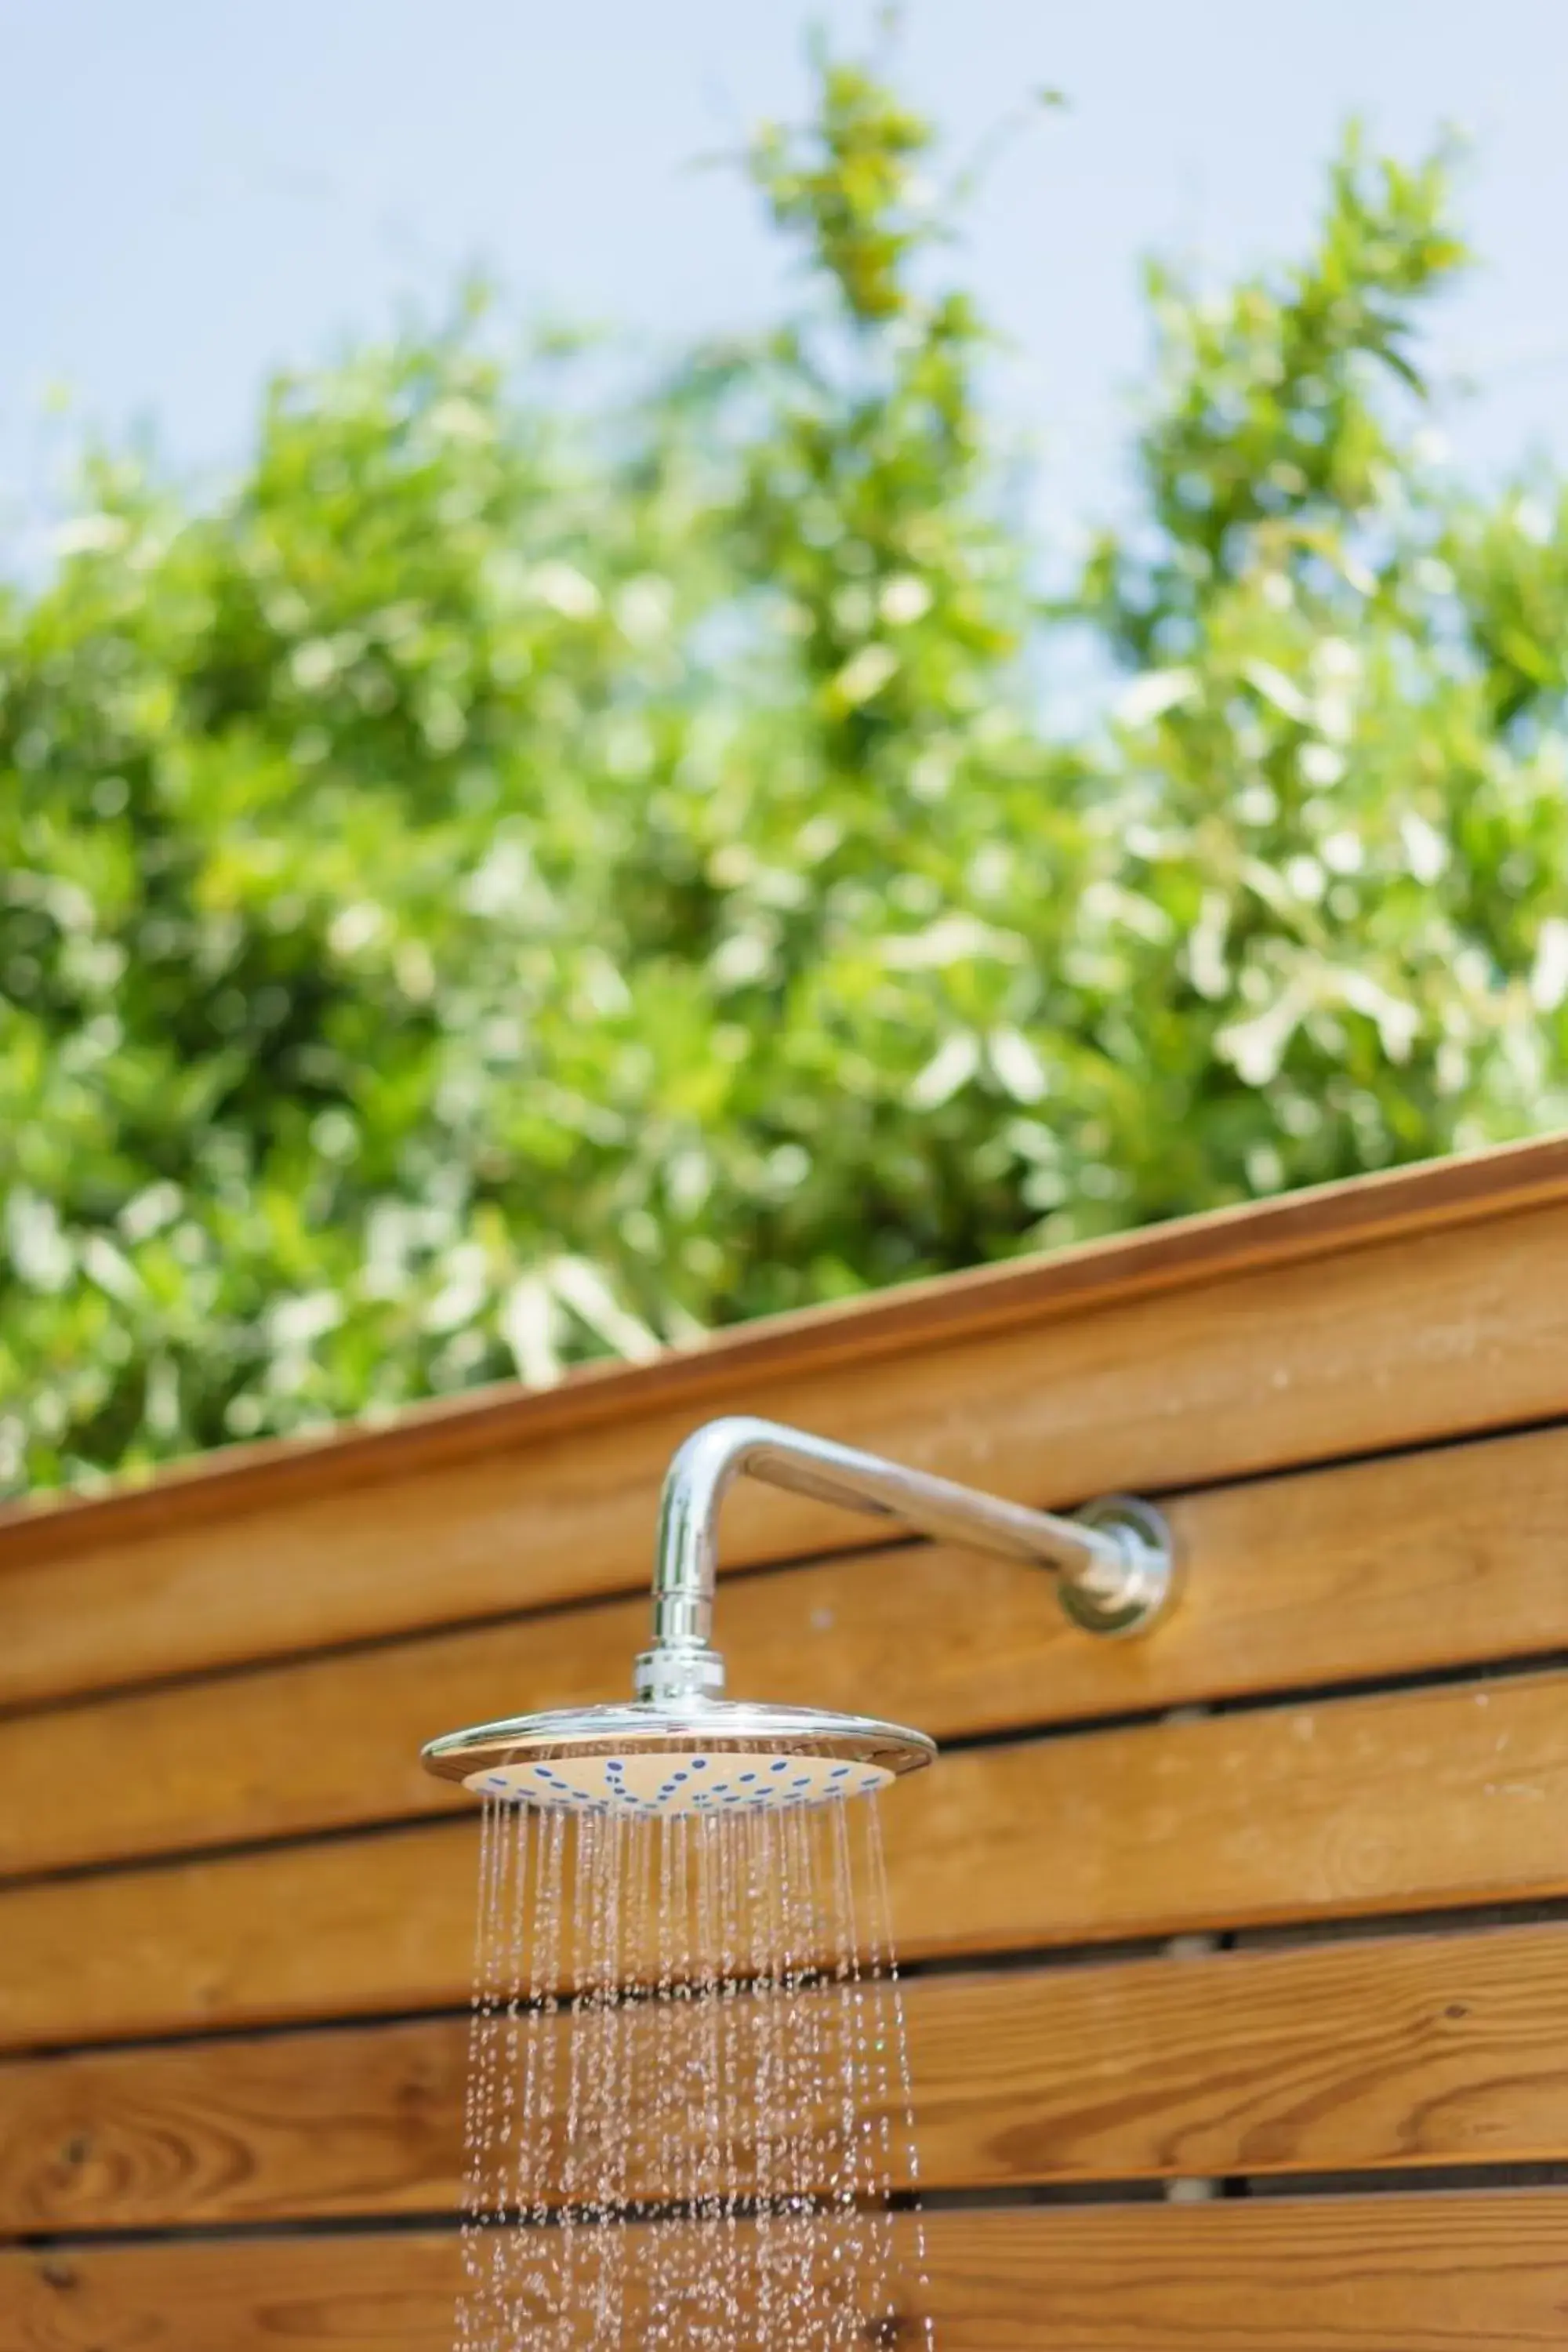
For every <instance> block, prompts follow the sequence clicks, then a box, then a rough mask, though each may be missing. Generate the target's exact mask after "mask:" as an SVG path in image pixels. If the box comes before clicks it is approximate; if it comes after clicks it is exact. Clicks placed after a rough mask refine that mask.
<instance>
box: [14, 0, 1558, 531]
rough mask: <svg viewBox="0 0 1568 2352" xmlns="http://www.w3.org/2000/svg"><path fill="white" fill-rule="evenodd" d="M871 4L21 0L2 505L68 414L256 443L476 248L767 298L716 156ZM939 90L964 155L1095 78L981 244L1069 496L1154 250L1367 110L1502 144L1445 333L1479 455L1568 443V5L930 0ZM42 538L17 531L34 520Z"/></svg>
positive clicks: (1200, 234)
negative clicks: (805, 60) (1006, 123)
mask: <svg viewBox="0 0 1568 2352" xmlns="http://www.w3.org/2000/svg"><path fill="white" fill-rule="evenodd" d="M869 13H870V12H869V10H868V7H867V6H866V5H864V0H857V5H848V0H826V5H824V0H818V5H816V8H815V9H812V10H806V9H803V10H799V11H797V10H796V9H795V7H794V6H793V5H787V0H657V5H648V0H564V5H563V0H552V5H548V6H547V5H541V0H266V5H264V6H263V5H258V0H238V5H234V0H231V5H227V6H221V5H220V6H216V7H215V6H214V5H212V0H201V5H196V0H147V5H143V6H141V7H131V6H127V5H125V0H0V90H3V91H4V103H5V138H4V140H3V141H0V201H3V203H4V207H5V220H6V223H7V225H8V229H9V234H8V236H6V237H5V240H4V248H3V250H0V317H3V319H4V322H5V325H4V339H3V344H0V348H3V349H4V352H5V365H4V368H3V369H0V511H4V512H7V513H8V514H9V516H10V517H11V518H12V520H13V524H14V523H15V519H16V517H17V516H18V515H19V514H23V513H26V512H28V511H31V512H33V513H35V514H36V513H37V510H38V509H39V507H40V505H41V504H42V503H44V502H46V501H47V499H48V498H49V497H50V496H52V495H53V494H54V493H55V488H56V484H57V480H58V470H59V464H60V452H61V448H62V444H63V435H62V428H61V427H60V426H59V425H58V424H55V425H49V424H47V423H46V422H41V421H40V414H41V407H42V403H43V399H44V395H45V394H46V392H47V388H48V386H49V385H51V384H52V383H67V384H68V385H69V386H71V387H72V389H73V392H74V394H75V397H76V404H77V408H76V413H77V415H78V416H79V417H81V418H85V419H89V420H90V421H91V422H92V423H93V424H94V425H97V426H99V427H101V428H107V429H109V430H110V431H120V430H123V429H124V428H126V427H127V426H128V425H131V424H132V423H139V424H141V425H148V426H151V427H152V428H153V430H154V431H155V433H156V436H157V438H158V440H159V442H160V444H161V446H163V449H164V451H165V452H166V454H167V455H168V456H169V457H171V458H172V459H173V460H174V462H175V463H176V464H178V465H179V466H181V467H184V468H187V469H204V468H207V467H215V466H219V465H221V464H222V463H223V462H224V461H226V459H227V458H229V457H232V456H233V454H234V453H235V452H236V451H237V450H238V449H239V448H240V447H241V446H243V443H244V437H245V433H246V427H247V417H248V416H249V415H250V413H251V410H252V407H253V404H254V401H255V396H256V393H257V389H258V385H259V383H260V381H261V379H262V377H263V376H264V374H265V373H266V372H267V370H268V368H269V367H271V366H273V365H275V364H278V363H279V362H289V361H301V360H309V359H310V358H312V357H317V356H321V355H322V354H324V353H326V352H330V351H331V349H332V348H333V347H334V346H335V345H336V344H338V343H339V342H341V341H342V339H343V338H344V337H345V336H347V335H350V334H352V333H354V332H356V331H374V330H375V329H376V328H378V327H379V326H381V325H383V324H384V323H385V321H386V320H388V318H389V317H390V316H392V315H394V314H395V311H396V310H397V309H398V308H399V306H400V305H405V304H406V303H407V302H408V300H409V299H412V298H417V297H420V296H427V297H434V296H437V295H439V293H440V292H441V290H442V289H444V288H445V287H447V285H449V284H450V282H451V280H452V278H454V276H455V275H456V274H457V273H458V271H459V270H460V269H461V268H464V267H466V266H468V265H469V264H472V263H476V262H477V263H481V264H483V265H485V266H487V267H488V268H489V269H490V270H491V271H492V272H493V273H494V274H495V275H496V276H497V277H498V278H499V279H500V281H501V282H502V284H503V285H504V286H505V287H506V288H507V289H509V290H510V293H511V294H512V296H513V297H514V298H515V299H516V301H517V303H518V305H519V306H520V308H521V309H524V310H526V309H528V308H530V307H542V308H545V309H548V310H552V311H554V312H557V313H566V314H568V315H573V316H582V317H585V318H588V319H592V320H603V321H617V322H621V323H624V324H626V325H627V326H630V327H632V328H634V329H636V330H637V331H640V332H641V333H643V334H644V335H646V336H647V337H648V338H649V339H651V340H653V341H659V340H661V339H667V338H670V337H675V336H680V335H683V334H685V333H687V332H689V331H701V330H703V329H706V328H710V327H714V326H731V325H735V324H738V323H741V322H743V321H745V320H754V319H756V318H758V317H760V316H762V315H763V314H764V313H765V311H766V310H767V307H768V305H769V304H770V302H771V301H772V300H773V299H774V297H775V294H776V289H777V262H776V259H775V257H774V256H773V252H772V250H771V249H770V247H768V245H767V244H766V242H765V241H764V239H763V236H762V233H761V230H760V226H759V224H758V222H757V219H756V216H755V214H754V212H753V210H752V207H751V205H749V203H748V201H747V199H746V197H745V195H744V194H743V192H742V191H741V190H740V189H739V188H738V187H737V186H736V185H735V184H733V183H732V182H731V180H730V179H729V178H727V177H726V176H725V175H724V174H723V173H718V172H713V171H700V170H693V169H692V168H690V166H691V163H692V161H693V159H694V158H696V157H699V156H701V155H704V154H711V153H712V152H714V151H715V150H722V149H728V148H732V147H734V146H735V145H736V144H737V143H738V142H739V140H740V138H741V136H742V133H743V131H744V129H745V127H746V126H747V124H748V123H749V122H750V121H752V119H753V118H754V117H755V116H756V115H757V114H759V113H761V112H764V111H770V110H771V111H773V112H779V111H785V110H789V109H790V108H791V107H792V106H793V105H794V104H795V103H796V102H797V101H798V100H799V96H800V92H801V89H802V83H803V74H802V68H801V37H800V35H801V27H802V25H803V23H804V22H805V20H806V18H807V16H813V17H815V19H816V21H818V22H821V23H826V25H827V26H830V27H832V28H834V29H836V30H838V31H840V32H842V33H844V34H845V35H849V34H852V33H853V32H855V31H856V30H858V29H863V28H864V27H865V26H866V25H867V24H868V19H869ZM903 55H904V59H905V71H906V75H907V79H908V83H909V86H910V89H911V90H912V92H913V93H914V95H915V96H916V98H917V99H918V100H920V101H921V102H922V103H924V104H925V105H927V106H928V107H929V108H931V110H934V111H935V113H936V114H937V116H938V117H939V119H940V120H941V121H942V124H943V125H944V127H945V128H946V129H947V130H948V131H950V132H951V134H952V138H953V140H954V142H956V145H957V147H958V149H959V151H960V152H963V151H964V150H966V149H968V148H971V147H972V146H973V143H974V142H976V141H977V140H978V139H979V138H981V137H982V136H983V135H984V132H985V131H986V130H987V128H988V127H989V126H991V125H992V124H994V122H995V121H996V120H997V119H998V118H999V117H1000V116H1002V115H1004V114H1005V113H1006V112H1007V111H1008V110H1009V109H1011V108H1012V107H1013V106H1014V105H1015V104H1016V102H1017V100H1019V98H1020V96H1021V95H1022V94H1023V93H1024V92H1025V91H1026V90H1027V89H1030V88H1032V87H1036V86H1038V85H1039V84H1041V83H1043V82H1044V83H1050V84H1053V85H1056V86H1058V87H1060V88H1061V89H1064V90H1065V91H1066V93H1067V94H1068V98H1069V100H1070V101H1071V108H1070V111H1069V112H1068V113H1066V114H1061V115H1055V116H1051V117H1047V118H1046V119H1045V120H1044V121H1042V122H1041V123H1040V124H1039V126H1038V127H1037V129H1036V130H1035V131H1033V133H1032V134H1031V135H1030V136H1029V137H1028V138H1027V139H1026V140H1025V141H1024V142H1021V143H1020V144H1018V145H1016V146H1015V147H1014V148H1012V149H1011V150H1010V151H1009V152H1008V153H1007V154H1006V156H1005V160H1004V161H1003V162H1002V163H1001V164H1000V166H999V167H998V168H997V169H996V170H995V171H994V173H993V174H992V176H991V178H990V180H989V182H988V184H987V186H986V189H985V193H984V197H983V199H982V201H981V202H980V203H979V205H977V207H976V209H975V211H974V213H973V216H972V220H971V225H970V235H969V252H968V255H967V257H966V262H965V265H964V266H965V268H966V269H967V271H968V273H969V275H970V278H971V281H972V282H973V284H974V285H976V286H977V288H978V289H979V291H980V293H981V296H982V298H983V299H984V303H985V305H986V307H987V309H988V310H989V312H990V314H991V316H992V317H993V319H994V321H995V322H996V323H997V324H998V325H999V326H1000V327H1002V328H1003V329H1004V330H1005V332H1006V333H1007V335H1008V336H1009V337H1010V338H1011V340H1012V342H1013V345H1014V347H1015V349H1014V354H1013V356H1012V358H1011V359H1010V360H1009V362H1008V363H1007V365H1006V367H1005V369H1004V370H1003V371H1002V373H1001V374H1000V376H999V379H998V383H997V388H996V395H995V396H996V398H997V400H998V403H999V404H1000V405H1001V406H1002V407H1003V408H1004V409H1005V412H1006V415H1007V416H1008V419H1009V421H1010V422H1011V423H1013V424H1014V425H1016V426H1018V427H1020V428H1021V429H1022V430H1023V431H1024V432H1026V434H1027V436H1029V438H1030V439H1031V441H1032V442H1033V443H1034V444H1035V445H1036V446H1037V448H1038V451H1039V454H1040V461H1041V470H1040V483H1041V488H1040V491H1039V497H1040V501H1041V509H1042V515H1043V517H1044V518H1045V519H1047V520H1048V521H1050V522H1051V523H1053V524H1059V523H1065V521H1066V520H1068V518H1069V517H1079V516H1083V515H1085V514H1087V513H1089V512H1090V511H1092V510H1093V509H1094V508H1095V507H1096V506H1097V505H1103V504H1104V503H1105V502H1107V501H1108V500H1109V499H1110V498H1112V497H1113V495H1114V484H1115V467H1116V461H1117V453H1118V451H1119V449H1120V448H1121V446H1122V445H1123V442H1124V438H1125V433H1126V424H1127V414H1128V404H1127V395H1128V392H1129V388H1130V386H1131V384H1132V383H1135V381H1136V378H1137V375H1138V372H1139V367H1140V362H1141V357H1142V352H1143V349H1144V341H1143V336H1144V330H1143V321H1142V313H1141V310H1140V307H1139V303H1138V299H1137V294H1136V283H1137V265H1138V258H1139V256H1140V255H1141V254H1142V252H1144V251H1146V250H1147V249H1149V248H1150V247H1158V248H1162V249H1165V250H1175V251H1178V252H1183V253H1185V254H1187V255H1189V256H1196V257H1200V258H1202V259H1203V260H1204V261H1205V262H1206V263H1208V264H1209V265H1212V267H1213V268H1215V269H1217V270H1225V269H1229V268H1235V267H1236V266H1237V265H1238V264H1243V263H1247V262H1250V261H1254V260H1257V259H1258V258H1259V257H1264V256H1266V255H1268V254H1269V253H1270V252H1280V251H1285V252H1289V250H1291V249H1292V248H1294V247H1298V246H1299V245H1300V241H1301V239H1302V238H1303V236H1304V235H1305V234H1306V232H1307V230H1308V227H1309V225H1310V219H1311V216H1312V213H1313V209H1314V206H1315V204H1316V202H1317V197H1318V193H1319V189H1320V187H1321V166H1322V162H1323V159H1324V157H1325V155H1326V154H1327V152H1329V149H1330V147H1331V143H1332V142H1333V139H1334V137H1335V134H1336V131H1337V128H1338V126H1339V124H1340V123H1341V122H1342V121H1343V119H1344V118H1345V116H1346V115H1347V114H1349V113H1351V112H1352V111H1355V112H1359V113H1361V114H1362V115H1363V117H1364V118H1365V119H1366V121H1368V124H1369V126H1370V128H1371V129H1372V131H1373V133H1374V134H1375V135H1376V137H1377V138H1378V139H1379V140H1380V141H1382V142H1387V143H1389V144H1392V145H1394V146H1395V147H1398V148H1400V149H1403V150H1405V151H1414V150H1417V149H1419V148H1420V147H1421V146H1422V145H1423V144H1424V143H1425V142H1426V141H1428V140H1429V139H1430V137H1431V136H1432V135H1433V133H1434V132H1435V131H1436V129H1437V128H1438V126H1439V125H1441V124H1443V123H1445V122H1448V123H1458V124H1459V125H1461V126H1462V127H1463V128H1465V129H1466V130H1467V131H1468V133H1469V135H1470V137H1471V139H1472V141H1473V142H1474V143H1473V153H1472V160H1471V163H1470V164H1469V166H1468V173H1467V178H1466V184H1465V211H1466V215H1467V218H1468V224H1469V226H1470V228H1471V231H1472V234H1473V236H1474V238H1475V241H1476V243H1477V244H1478V246H1479V248H1480V251H1481V254H1482V257H1483V263H1484V266H1483V267H1482V268H1480V269H1479V271H1478V272H1477V274H1476V275H1475V277H1474V278H1473V280H1472V281H1471V282H1470V284H1469V285H1468V287H1467V288H1466V289H1465V290H1464V291H1463V292H1462V293H1461V294H1460V295H1458V297H1457V298H1456V299H1454V300H1453V301H1452V302H1451V304H1450V305H1449V306H1448V308H1447V310H1446V312H1445V313H1444V315H1443V317H1442V320H1441V322H1440V325H1439V327H1438V329H1437V331H1436V335H1435V339H1434V343H1433V348H1432V354H1431V356H1432V359H1433V362H1434V363H1435V365H1436V369H1437V371H1438V373H1439V377H1440V379H1441V382H1442V384H1443V386H1444V392H1443V398H1442V401H1441V415H1442V419H1443V423H1444V425H1445V427H1446V429H1447V431H1448V433H1449V436H1450V437H1451V439H1452V440H1453V442H1454V444H1455V446H1456V449H1457V451H1458V455H1459V457H1460V458H1461V460H1462V461H1463V462H1465V463H1466V464H1468V465H1471V466H1474V467H1478V468H1485V469H1487V470H1489V471H1495V470H1500V469H1501V468H1503V467H1507V466H1508V465H1509V464H1510V463H1511V462H1512V460H1513V459H1514V458H1515V457H1517V456H1518V455H1520V454H1521V452H1522V451H1524V450H1525V449H1527V448H1529V447H1531V446H1535V447H1541V448H1545V449H1548V450H1551V451H1552V452H1554V453H1555V454H1556V455H1557V456H1558V457H1564V456H1568V430H1565V427H1564V424H1563V406H1564V394H1568V238H1565V237H1564V236H1563V227H1562V224H1563V222H1564V221H1565V220H1568V142H1565V141H1564V139H1563V132H1562V127H1561V125H1562V116H1563V99H1564V97H1565V96H1568V6H1565V5H1563V0H1487V5H1484V6H1482V5H1478V0H1313V5H1310V6H1306V5H1297V6H1294V7H1286V6H1282V5H1276V4H1275V0H1198V5H1196V6H1195V8H1188V9H1184V10H1178V9H1175V8H1173V7H1172V6H1170V5H1168V0H1094V5H1084V0H1079V5H1076V6H1074V7H1071V8H1068V7H1064V6H1058V5H1048V0H1033V5H1030V0H911V5H910V6H909V8H908V9H907V11H906V31H905V36H904V40H903ZM7 536H9V537H11V539H12V544H13V547H15V545H16V539H15V535H14V530H13V531H12V532H9V533H7Z"/></svg>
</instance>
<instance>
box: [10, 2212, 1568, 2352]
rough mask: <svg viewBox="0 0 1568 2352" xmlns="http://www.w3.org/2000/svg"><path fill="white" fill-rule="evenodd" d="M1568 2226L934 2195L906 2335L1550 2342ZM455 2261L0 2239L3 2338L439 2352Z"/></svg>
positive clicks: (1170, 2348) (182, 2350) (1394, 2351)
mask: <svg viewBox="0 0 1568 2352" xmlns="http://www.w3.org/2000/svg"><path fill="white" fill-rule="evenodd" d="M904 2229H905V2234H906V2242H908V2238H909V2236H910V2234H911V2225H910V2224H905V2225H904ZM1565 2232H1568V2197H1565V2196H1563V2195H1562V2194H1560V2193H1553V2192H1551V2191H1540V2190H1537V2191H1528V2192H1525V2191H1521V2192H1518V2193H1504V2192H1497V2193H1492V2194H1469V2195H1463V2196H1432V2197H1408V2196H1376V2197H1368V2198H1321V2199H1307V2200H1281V2201H1279V2202H1274V2201H1270V2202H1268V2203H1264V2204H1247V2203H1225V2204H1214V2205H1195V2206H1194V2205H1175V2206H1164V2207H1161V2206H1131V2207H1126V2208H1117V2207H1094V2208H1089V2209H1087V2210H1058V2211H1054V2212H1053V2211H1049V2210H1045V2211H1041V2210H1035V2211H1019V2212H1006V2213H1001V2212H998V2213H984V2212H982V2213H935V2214H932V2215H931V2216H929V2217H928V2219H927V2221H926V2222H925V2235H926V2242H927V2260H928V2266H929V2273H930V2285H929V2287H928V2288H927V2289H926V2290H925V2291H924V2292H923V2293H921V2292H920V2291H919V2290H918V2289H915V2288H911V2289H910V2291H908V2292H907V2293H906V2295H905V2299H904V2301H905V2307H904V2311H903V2313H902V2315H901V2317H900V2323H899V2334H898V2340H899V2342H900V2344H906V2343H907V2344H909V2345H910V2346H915V2345H919V2344H921V2343H922V2342H923V2341H926V2340H928V2339H927V2336H926V2331H925V2327H924V2326H923V2325H922V2322H924V2321H926V2320H930V2321H931V2323H933V2329H932V2332H933V2334H934V2337H935V2340H936V2342H937V2343H938V2344H939V2345H940V2346H941V2347H942V2352H1039V2347H1041V2346H1043V2345H1049V2346H1050V2347H1051V2352H1178V2347H1184V2346H1192V2347H1202V2352H1325V2347H1327V2346H1329V2345H1332V2346H1333V2347H1336V2352H1340V2348H1341V2347H1343V2352H1459V2347H1474V2352H1519V2347H1546V2346H1551V2347H1553V2352H1557V2347H1560V2346H1561V2345H1562V2342H1563V2323H1564V2319H1565V2317H1568V2251H1565V2246H1568V2237H1565ZM699 2259H700V2257H699ZM457 2277H458V2256H457V2242H456V2240H455V2238H454V2237H453V2236H452V2235H451V2234H450V2233H449V2232H446V2233H441V2232H434V2231H430V2232H416V2233H411V2234H408V2235H398V2236H393V2237H368V2238H367V2237H353V2236H350V2237H336V2238H334V2237H316V2238H298V2239H289V2238H284V2239H278V2238H271V2239H267V2240H261V2241H258V2240H254V2239H253V2240H245V2239H238V2240H229V2241H226V2242H225V2241H218V2242H206V2243H203V2242H195V2243H185V2244H163V2245H161V2244H157V2243H153V2244H142V2245H135V2246H121V2247H117V2246H112V2245H109V2246H102V2245H100V2246H93V2247H81V2248H69V2247H54V2248H50V2249H48V2250H47V2251H45V2250H39V2251H37V2252H19V2251H18V2252H9V2253H5V2252H0V2352H191V2347H194V2346H197V2345H199V2346H202V2347H218V2346H221V2347H223V2352H279V2347H280V2346H287V2347H288V2352H346V2347H355V2346H359V2347H364V2352H447V2346H448V2345H449V2343H450V2340H451V2326H452V2301H453V2296H454V2293H455V2288H456V2284H457ZM878 2340H886V2339H885V2338H880V2337H879V2339H878Z"/></svg>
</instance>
